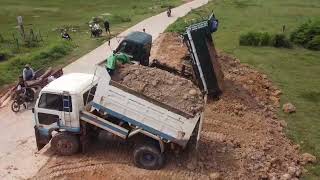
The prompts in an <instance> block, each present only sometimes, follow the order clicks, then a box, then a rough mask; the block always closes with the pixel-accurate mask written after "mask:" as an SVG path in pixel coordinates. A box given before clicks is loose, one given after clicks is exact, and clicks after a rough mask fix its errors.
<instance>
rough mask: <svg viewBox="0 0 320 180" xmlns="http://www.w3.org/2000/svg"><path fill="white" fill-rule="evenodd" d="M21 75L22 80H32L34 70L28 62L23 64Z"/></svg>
mask: <svg viewBox="0 0 320 180" xmlns="http://www.w3.org/2000/svg"><path fill="white" fill-rule="evenodd" d="M22 76H23V80H24V81H29V80H32V79H33V77H34V71H33V69H32V68H31V67H30V65H29V64H26V65H25V66H24V69H23V71H22Z"/></svg>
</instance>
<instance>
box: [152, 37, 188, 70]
mask: <svg viewBox="0 0 320 180" xmlns="http://www.w3.org/2000/svg"><path fill="white" fill-rule="evenodd" d="M150 54H151V55H150V60H154V59H156V60H158V61H159V62H160V63H161V64H165V65H167V66H168V67H170V68H175V69H177V70H180V69H181V68H182V65H183V61H184V60H185V59H187V58H188V56H189V53H188V48H187V47H186V45H185V44H184V43H182V39H181V38H180V37H179V34H178V33H162V34H160V35H159V37H158V38H157V39H156V40H155V41H154V42H153V43H152V48H151V52H150Z"/></svg>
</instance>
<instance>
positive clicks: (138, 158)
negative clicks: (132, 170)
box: [133, 144, 164, 170]
mask: <svg viewBox="0 0 320 180" xmlns="http://www.w3.org/2000/svg"><path fill="white" fill-rule="evenodd" d="M133 158H134V164H135V165H136V166H137V167H139V168H143V169H148V170H156V169H160V168H161V167H162V166H163V165H164V155H163V153H161V152H160V149H159V148H158V147H157V146H155V145H153V144H144V145H139V146H137V147H136V148H135V149H134V151H133Z"/></svg>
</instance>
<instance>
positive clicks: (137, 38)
mask: <svg viewBox="0 0 320 180" xmlns="http://www.w3.org/2000/svg"><path fill="white" fill-rule="evenodd" d="M124 40H126V41H131V42H134V43H137V44H141V45H145V44H148V43H152V36H151V35H150V34H147V33H144V32H139V31H135V32H131V33H130V34H128V35H127V36H126V37H125V38H124Z"/></svg>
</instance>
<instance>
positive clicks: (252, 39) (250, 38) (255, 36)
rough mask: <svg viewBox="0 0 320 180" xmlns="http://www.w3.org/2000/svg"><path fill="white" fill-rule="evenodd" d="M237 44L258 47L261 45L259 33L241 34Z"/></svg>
mask: <svg viewBox="0 0 320 180" xmlns="http://www.w3.org/2000/svg"><path fill="white" fill-rule="evenodd" d="M239 43H240V45H242V46H260V45H261V33H259V32H248V33H246V34H241V35H240V39H239Z"/></svg>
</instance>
